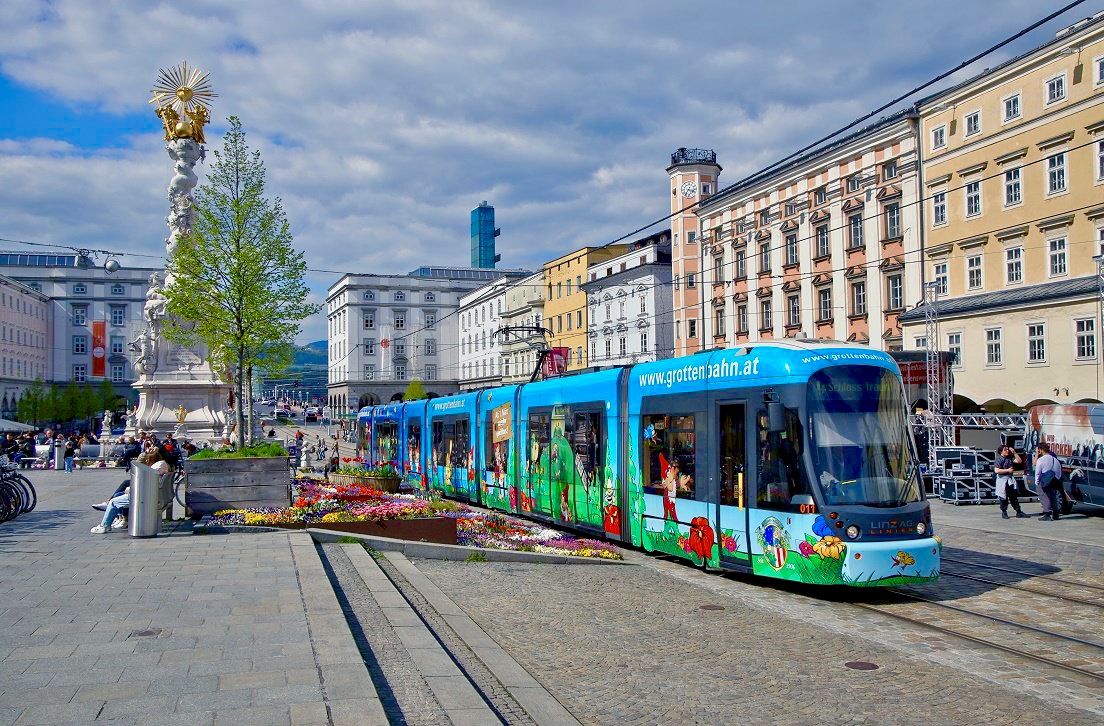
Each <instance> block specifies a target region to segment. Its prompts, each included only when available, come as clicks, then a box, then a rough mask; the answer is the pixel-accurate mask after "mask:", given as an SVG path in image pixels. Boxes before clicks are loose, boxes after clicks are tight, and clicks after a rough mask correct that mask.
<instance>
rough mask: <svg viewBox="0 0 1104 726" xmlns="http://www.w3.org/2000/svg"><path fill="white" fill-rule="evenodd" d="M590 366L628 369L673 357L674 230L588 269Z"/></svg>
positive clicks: (636, 243)
mask: <svg viewBox="0 0 1104 726" xmlns="http://www.w3.org/2000/svg"><path fill="white" fill-rule="evenodd" d="M586 279H587V282H584V283H583V290H585V291H586V294H587V304H588V306H589V307H590V310H589V314H588V316H587V322H588V328H587V337H588V338H589V346H590V365H591V366H593V367H605V366H618V365H628V364H632V363H642V362H645V361H654V360H659V359H662V358H670V357H672V355H673V353H674V324H673V319H672V313H671V301H672V295H671V230H669V229H665V230H663V231H662V232H658V233H656V234H653V235H651V236H648V237H645V238H643V239H640V240H637V241H636V242H633V243H631V244H630V245H629V250H628V252H626V253H625V254H623V255H621V256H619V257H614V258H612V259H610V260H606V261H604V262H599V263H597V264H594V265H591V266H590V267H589V268H587V277H586Z"/></svg>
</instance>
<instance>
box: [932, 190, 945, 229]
mask: <svg viewBox="0 0 1104 726" xmlns="http://www.w3.org/2000/svg"><path fill="white" fill-rule="evenodd" d="M946 223H947V193H946V192H936V193H935V194H933V195H932V226H933V227H938V226H939V225H941V224H946Z"/></svg>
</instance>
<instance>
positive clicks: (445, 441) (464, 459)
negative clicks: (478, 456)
mask: <svg viewBox="0 0 1104 726" xmlns="http://www.w3.org/2000/svg"><path fill="white" fill-rule="evenodd" d="M468 431H469V427H468V419H467V417H466V416H450V417H448V418H445V419H443V420H441V421H434V422H433V465H434V466H452V467H457V468H466V467H467V466H468V465H469V462H468V453H469V450H470V448H471V443H470V440H469V438H468Z"/></svg>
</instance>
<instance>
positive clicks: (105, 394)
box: [93, 378, 119, 415]
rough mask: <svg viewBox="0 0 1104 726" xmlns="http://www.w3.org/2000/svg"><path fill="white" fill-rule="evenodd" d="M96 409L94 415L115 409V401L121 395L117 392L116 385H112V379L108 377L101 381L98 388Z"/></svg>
mask: <svg viewBox="0 0 1104 726" xmlns="http://www.w3.org/2000/svg"><path fill="white" fill-rule="evenodd" d="M96 398H97V404H96V410H95V411H94V412H93V415H95V414H100V413H103V412H104V411H106V410H111V411H114V410H115V401H117V400H118V398H119V396H118V394H116V393H115V386H113V385H111V381H109V380H107V379H106V378H105V379H104V380H103V381H101V382H100V385H99V387H98V388H97V389H96Z"/></svg>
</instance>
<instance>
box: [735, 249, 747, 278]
mask: <svg viewBox="0 0 1104 726" xmlns="http://www.w3.org/2000/svg"><path fill="white" fill-rule="evenodd" d="M745 277H747V253H746V252H744V251H743V250H740V251H738V252H737V253H736V279H737V280H743V279H744V278H745Z"/></svg>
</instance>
